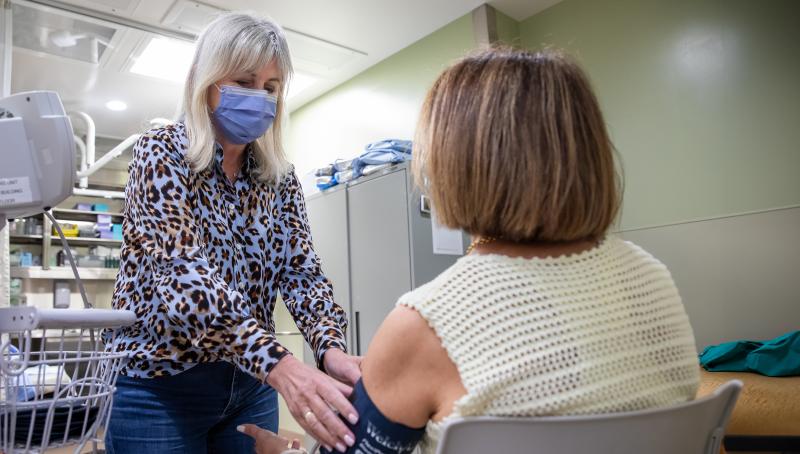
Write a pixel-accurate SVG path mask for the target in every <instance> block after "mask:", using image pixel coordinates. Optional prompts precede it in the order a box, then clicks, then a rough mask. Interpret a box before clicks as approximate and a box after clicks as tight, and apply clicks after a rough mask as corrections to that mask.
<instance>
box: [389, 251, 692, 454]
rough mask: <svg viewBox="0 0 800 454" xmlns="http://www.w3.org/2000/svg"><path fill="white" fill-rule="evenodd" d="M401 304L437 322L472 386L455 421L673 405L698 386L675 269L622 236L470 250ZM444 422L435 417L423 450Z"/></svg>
mask: <svg viewBox="0 0 800 454" xmlns="http://www.w3.org/2000/svg"><path fill="white" fill-rule="evenodd" d="M398 304H401V305H405V306H408V307H410V308H413V309H416V310H417V311H418V312H419V313H420V314H421V315H422V317H424V318H425V319H426V320H427V321H428V323H429V324H430V325H431V327H432V328H433V330H434V331H435V332H436V334H437V335H438V336H439V338H440V339H441V340H442V344H443V346H444V348H445V349H446V350H447V353H448V354H449V356H450V358H451V360H452V361H453V362H454V363H455V365H456V366H457V367H458V371H459V374H460V375H461V381H462V382H463V384H464V387H465V388H466V389H467V394H466V395H464V396H463V397H462V398H461V399H459V400H458V401H457V402H456V403H455V406H454V409H453V413H452V414H451V415H450V416H449V417H448V418H445V421H446V420H447V419H450V418H455V417H463V416H475V415H493V416H543V415H577V414H593V413H611V412H622V411H631V410H639V409H644V408H654V407H664V406H669V405H672V404H676V403H678V402H684V401H687V400H691V399H692V398H694V396H695V392H696V391H697V387H698V384H699V372H698V362H697V353H696V350H695V344H694V336H693V334H692V328H691V326H690V325H689V319H688V318H687V316H686V312H685V311H684V308H683V304H682V303H681V299H680V296H679V295H678V290H677V289H676V288H675V284H674V283H673V281H672V278H671V276H670V274H669V272H668V271H667V269H666V267H665V266H664V265H663V264H661V263H660V262H659V261H658V260H656V259H655V258H653V257H652V256H651V255H650V254H648V253H647V252H645V251H644V250H642V249H641V248H639V247H638V246H636V245H634V244H632V243H629V242H626V241H622V240H620V239H618V238H615V237H608V238H607V239H605V240H604V241H603V242H602V243H601V244H599V245H598V246H597V247H595V248H593V249H591V250H588V251H585V252H583V253H580V254H576V255H571V256H562V257H558V258H546V259H538V258H533V259H525V258H511V257H507V256H502V255H470V256H466V257H463V258H461V259H459V260H458V261H457V262H456V263H455V264H454V265H453V266H452V267H450V268H449V269H448V270H446V271H445V272H444V273H442V274H441V275H439V276H438V277H437V278H436V279H434V280H433V281H431V282H430V283H428V284H426V285H423V286H422V287H420V288H418V289H416V290H414V291H412V292H410V293H407V294H406V295H404V296H403V297H401V299H400V301H399V302H398ZM445 421H442V422H445ZM442 422H439V423H435V422H430V423H429V424H428V427H427V434H426V437H425V440H424V441H423V443H422V450H423V451H424V452H434V451H435V449H436V443H437V441H438V438H439V432H440V430H441V424H442Z"/></svg>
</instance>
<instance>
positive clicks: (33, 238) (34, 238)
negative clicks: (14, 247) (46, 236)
mask: <svg viewBox="0 0 800 454" xmlns="http://www.w3.org/2000/svg"><path fill="white" fill-rule="evenodd" d="M8 238H9V241H10V242H12V243H17V244H39V245H41V244H42V238H43V237H42V235H9V237H8Z"/></svg>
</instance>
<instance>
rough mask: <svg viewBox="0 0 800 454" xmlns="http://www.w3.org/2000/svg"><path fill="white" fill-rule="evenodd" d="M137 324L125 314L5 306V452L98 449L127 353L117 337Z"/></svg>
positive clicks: (1, 433)
mask: <svg viewBox="0 0 800 454" xmlns="http://www.w3.org/2000/svg"><path fill="white" fill-rule="evenodd" d="M135 319H136V316H135V314H134V313H133V312H131V311H125V310H111V309H39V308H36V307H29V306H25V307H11V308H3V309H0V402H1V403H0V453H3V454H12V453H21V452H25V453H40V452H44V451H45V450H47V449H51V448H58V447H63V446H72V445H75V451H74V452H75V453H79V452H82V450H83V449H84V448H85V447H86V446H88V445H89V444H91V446H92V449H93V451H94V452H97V443H98V442H99V441H100V439H99V437H98V429H99V428H100V427H101V426H104V425H105V424H106V422H107V420H108V418H109V416H110V414H111V411H110V409H111V396H112V394H113V393H114V390H115V384H116V380H117V374H118V372H119V368H120V366H121V363H122V361H123V359H125V358H126V356H127V355H126V353H125V352H124V351H117V349H116V348H115V337H116V336H115V334H116V332H117V329H118V328H122V327H125V326H129V325H131V324H133V323H134V321H135Z"/></svg>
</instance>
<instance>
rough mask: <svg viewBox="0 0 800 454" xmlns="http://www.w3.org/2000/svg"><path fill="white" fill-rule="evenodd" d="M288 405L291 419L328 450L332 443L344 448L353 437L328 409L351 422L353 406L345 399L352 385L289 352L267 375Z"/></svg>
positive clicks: (356, 415) (270, 382) (334, 445)
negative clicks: (326, 373)
mask: <svg viewBox="0 0 800 454" xmlns="http://www.w3.org/2000/svg"><path fill="white" fill-rule="evenodd" d="M267 383H269V385H270V386H272V387H273V388H275V390H276V391H278V392H279V393H280V394H281V395H282V396H283V398H284V399H286V404H287V405H288V406H289V411H290V412H291V413H292V416H294V419H295V420H297V422H298V423H299V424H300V425H301V426H302V427H303V429H305V430H306V431H307V432H308V433H310V434H311V435H312V436H313V437H314V438H316V439H317V440H319V442H320V443H322V444H323V445H325V448H326V449H328V450H329V451H331V450H332V448H331V447H335V448H336V449H337V450H338V451H341V452H344V451H345V449H346V447H345V445H347V446H353V443H355V439H354V437H353V433H352V432H351V431H350V429H348V428H347V426H345V424H344V423H343V422H342V420H341V419H339V417H338V416H337V415H336V414H335V413H334V412H333V411H332V410H331V409H334V410H335V411H337V412H339V414H342V415H344V416H345V417H347V420H348V421H350V423H351V424H355V423H356V422H357V421H358V414H357V413H356V410H355V408H353V406H352V405H351V404H350V402H349V401H348V400H347V396H349V395H350V393H352V392H353V388H351V387H349V386H347V385H345V384H343V383H340V382H338V381H336V380H334V379H333V378H331V377H329V376H327V375H325V374H323V373H322V372H320V371H318V370H317V369H314V368H312V367H309V366H308V365H306V364H303V363H302V362H300V361H299V360H297V358H295V357H294V356H292V355H286V356H284V357H283V358H281V360H280V361H278V364H276V365H275V367H273V368H272V370H271V371H270V373H269V375H268V376H267Z"/></svg>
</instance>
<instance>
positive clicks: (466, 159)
mask: <svg viewBox="0 0 800 454" xmlns="http://www.w3.org/2000/svg"><path fill="white" fill-rule="evenodd" d="M414 153H415V154H414V158H413V160H414V168H415V172H416V175H417V181H428V185H427V187H425V188H424V191H425V192H426V193H427V194H428V195H429V196H430V197H431V199H432V203H433V206H434V208H435V209H436V211H437V213H438V216H439V219H440V221H441V222H442V223H443V224H444V225H447V226H449V227H452V228H460V229H464V230H465V231H467V232H469V233H470V234H472V236H473V238H474V241H473V246H472V248H470V249H471V250H470V252H469V253H468V254H467V255H466V256H465V257H463V258H461V259H459V260H458V261H457V262H456V263H455V264H454V265H453V266H452V267H451V268H449V269H448V270H446V271H445V272H444V273H442V274H441V275H440V276H438V277H437V278H436V279H434V280H433V281H431V282H430V283H428V284H426V285H423V286H422V287H420V288H418V289H416V290H414V291H412V292H410V293H408V294H406V295H404V296H403V297H402V298H401V299H400V301H399V302H398V305H397V308H396V309H395V310H394V311H393V312H392V313H391V314H389V316H388V317H387V318H386V320H385V321H384V323H383V325H382V326H381V327H380V329H379V330H378V332H377V334H376V335H375V337H374V339H373V341H372V343H371V344H370V347H369V351H368V353H367V355H366V356H365V358H364V362H363V378H362V380H359V382H358V383H357V384H356V387H355V391H354V394H353V402H354V405H355V407H356V409H357V410H358V411H359V414H360V420H359V422H358V423H357V424H355V425H351V428H352V430H353V432H354V433H355V435H356V444H355V446H354V447H353V448H351V449H350V450H349V451H348V452H370V453H384V452H411V451H412V450H413V449H415V448H416V447H417V445H418V443H421V447H422V449H423V451H424V452H434V451H435V450H436V446H437V443H438V439H439V433H440V429H441V427H442V424H444V423H446V422H447V421H448V420H450V419H452V418H458V417H466V416H476V415H495V416H538V415H576V414H591V413H611V412H621V411H629V410H638V409H644V408H655V407H663V406H669V405H673V404H677V403H679V402H684V401H687V400H690V399H692V398H693V397H694V395H695V391H696V389H697V386H698V380H699V377H698V366H697V355H696V351H695V344H694V337H693V334H692V328H691V326H690V325H689V320H688V319H687V316H686V313H685V311H684V308H683V305H682V303H681V299H680V296H679V295H678V290H677V289H676V288H675V284H674V283H673V281H672V278H671V277H670V274H669V272H668V271H667V269H666V268H665V267H664V265H662V264H661V263H660V262H659V261H658V260H656V259H655V258H654V257H653V256H651V255H650V254H648V253H647V252H645V251H644V250H642V249H641V248H639V247H637V246H636V245H634V244H631V243H629V242H626V241H622V240H621V239H619V238H616V237H614V236H612V235H609V233H608V230H609V227H610V226H611V224H612V222H613V221H614V219H615V217H616V215H617V212H618V210H619V204H620V191H619V189H618V186H619V185H618V180H617V176H616V173H615V165H614V153H613V148H612V144H611V141H610V140H609V137H608V133H607V131H606V126H605V121H604V120H603V116H602V114H601V112H600V108H599V106H598V103H597V100H596V99H595V95H594V93H593V92H592V90H591V87H590V85H589V82H588V80H587V78H586V76H585V75H584V73H583V71H582V70H581V69H580V68H579V67H578V66H577V65H576V64H575V63H573V62H572V61H571V60H570V59H568V58H566V57H564V56H563V55H561V54H558V53H551V52H544V53H532V52H525V51H512V50H488V51H485V52H482V53H478V54H476V55H473V56H469V57H467V58H464V59H463V60H461V61H459V62H457V63H455V64H454V65H453V66H452V67H450V68H449V69H447V70H445V71H444V73H443V74H442V75H441V76H439V78H438V79H437V80H436V82H435V83H434V85H433V87H432V88H431V90H430V92H429V93H428V96H427V99H426V101H425V104H424V106H423V108H422V115H421V117H420V120H419V125H418V128H417V134H416V141H415V148H414ZM423 177H424V178H423ZM243 430H245V431H246V432H247V433H248V434H251V435H252V436H254V437H255V438H256V439H257V440H258V446H259V447H263V449H262V450H261V451H260V453H262V454H263V453H268V452H280V451H281V450H282V449H283V447H285V446H287V444H288V440H280V439H278V440H277V441H274V440H273V438H274V436H270V434H267V433H265V431H259V430H257V429H256V428H255V427H252V426H245V427H244V428H243ZM359 449H360V451H359ZM270 450H271V451H270Z"/></svg>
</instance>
